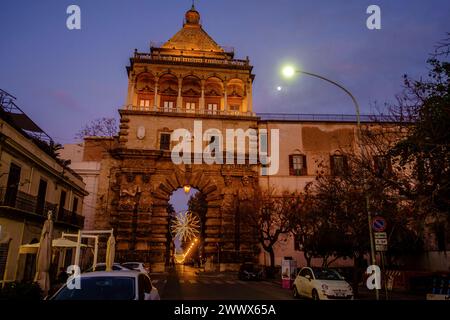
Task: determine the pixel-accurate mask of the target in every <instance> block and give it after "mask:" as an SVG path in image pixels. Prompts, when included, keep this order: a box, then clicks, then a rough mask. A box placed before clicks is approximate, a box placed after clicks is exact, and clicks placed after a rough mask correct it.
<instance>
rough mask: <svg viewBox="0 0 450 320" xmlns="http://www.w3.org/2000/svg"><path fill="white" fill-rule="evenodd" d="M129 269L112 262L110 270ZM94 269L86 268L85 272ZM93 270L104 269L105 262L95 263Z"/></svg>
mask: <svg viewBox="0 0 450 320" xmlns="http://www.w3.org/2000/svg"><path fill="white" fill-rule="evenodd" d="M130 270H131V269H129V268H127V267H124V266H121V265H120V264H119V263H114V264H113V267H112V271H130ZM92 271H94V270H93V268H92V267H90V268H89V269H87V270H86V271H85V272H92ZM95 271H106V263H97V265H96V267H95Z"/></svg>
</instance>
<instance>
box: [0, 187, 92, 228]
mask: <svg viewBox="0 0 450 320" xmlns="http://www.w3.org/2000/svg"><path fill="white" fill-rule="evenodd" d="M0 207H4V208H14V209H17V210H18V211H19V212H21V213H23V214H25V215H28V216H29V217H34V218H37V217H46V215H47V212H49V211H52V212H53V213H54V214H56V219H55V221H56V223H65V224H69V225H72V226H76V227H78V228H82V227H83V226H84V217H83V216H81V215H79V214H77V213H75V212H72V211H69V210H66V209H62V210H58V205H56V204H54V203H50V202H47V201H46V202H45V203H43V204H39V203H38V201H37V197H35V196H32V195H30V194H28V193H25V192H22V191H17V195H16V197H15V199H8V200H7V199H5V198H4V197H3V199H1V201H0Z"/></svg>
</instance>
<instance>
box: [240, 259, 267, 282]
mask: <svg viewBox="0 0 450 320" xmlns="http://www.w3.org/2000/svg"><path fill="white" fill-rule="evenodd" d="M238 276H239V279H240V280H261V279H262V278H263V269H262V268H261V267H259V266H257V265H256V264H254V263H251V262H246V263H243V264H242V265H241V266H240V268H239V275H238Z"/></svg>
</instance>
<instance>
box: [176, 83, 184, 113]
mask: <svg viewBox="0 0 450 320" xmlns="http://www.w3.org/2000/svg"><path fill="white" fill-rule="evenodd" d="M182 86H183V79H181V78H180V79H178V97H177V109H179V110H180V111H181V110H182V109H183V97H182V96H181V89H182Z"/></svg>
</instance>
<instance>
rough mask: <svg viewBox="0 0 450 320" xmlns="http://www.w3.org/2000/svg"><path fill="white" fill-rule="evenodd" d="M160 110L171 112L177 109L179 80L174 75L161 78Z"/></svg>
mask: <svg viewBox="0 0 450 320" xmlns="http://www.w3.org/2000/svg"><path fill="white" fill-rule="evenodd" d="M159 95H160V97H161V103H160V106H159V107H160V109H161V111H164V112H171V111H172V110H173V109H175V108H176V105H177V95H178V79H177V77H175V76H174V75H173V74H165V75H163V76H161V78H159Z"/></svg>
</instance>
